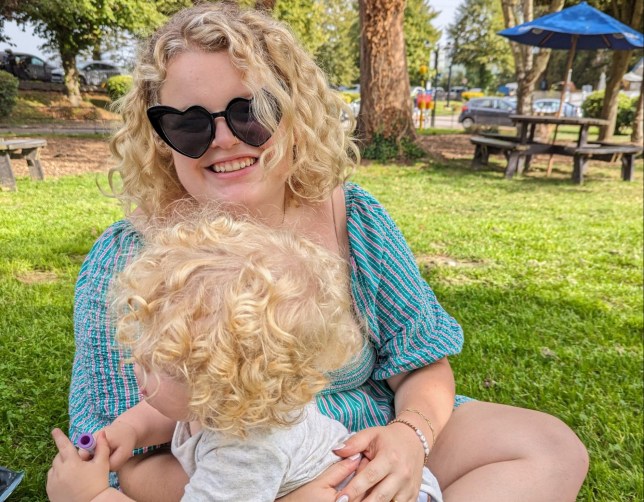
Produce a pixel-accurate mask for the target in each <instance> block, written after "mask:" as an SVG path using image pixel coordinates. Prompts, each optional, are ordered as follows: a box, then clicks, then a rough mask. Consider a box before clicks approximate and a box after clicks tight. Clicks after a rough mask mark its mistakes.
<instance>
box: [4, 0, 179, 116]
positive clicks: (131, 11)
mask: <svg viewBox="0 0 644 502" xmlns="http://www.w3.org/2000/svg"><path fill="white" fill-rule="evenodd" d="M186 3H189V2H186V1H184V0H177V1H173V0H162V2H161V5H162V6H164V7H167V6H169V5H180V6H183V5H186ZM157 7H158V6H157V3H156V2H139V1H137V0H38V1H35V0H34V1H31V2H19V3H18V5H16V6H15V7H14V8H13V9H12V11H11V12H12V15H13V16H14V18H15V19H16V20H17V21H18V22H23V23H24V22H31V23H32V24H33V25H34V26H35V31H36V33H37V34H38V35H40V36H41V37H42V38H44V39H45V40H46V41H47V43H46V44H45V46H46V47H48V48H50V49H52V50H57V51H58V53H59V54H60V58H61V61H62V65H63V70H64V72H65V89H66V93H67V96H68V97H69V99H70V102H71V103H72V104H73V105H78V104H80V87H79V78H78V70H77V69H76V57H77V56H78V54H79V53H80V52H81V51H83V50H88V49H93V48H94V47H95V46H96V44H97V41H98V40H100V39H101V37H102V36H103V33H104V32H106V31H109V30H114V29H122V30H127V31H129V32H131V33H134V34H136V35H146V34H148V33H150V32H151V31H152V30H154V28H155V27H156V26H159V25H160V24H161V23H162V22H163V20H164V19H165V16H164V15H163V13H162V12H161V11H160V10H159V9H158V8H157Z"/></svg>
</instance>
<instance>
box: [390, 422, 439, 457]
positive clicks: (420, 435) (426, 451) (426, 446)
mask: <svg viewBox="0 0 644 502" xmlns="http://www.w3.org/2000/svg"><path fill="white" fill-rule="evenodd" d="M396 423H398V424H405V425H406V426H407V427H409V428H411V429H412V430H413V431H414V432H415V433H416V436H418V439H419V440H420V442H421V444H422V445H423V453H424V454H425V458H424V459H423V465H427V459H428V458H429V443H428V442H427V438H426V437H425V435H424V434H423V431H421V430H420V429H419V428H418V427H416V426H415V425H414V424H412V423H411V422H408V421H407V420H403V419H402V418H395V419H394V420H392V421H391V422H389V423H388V424H387V425H391V424H396Z"/></svg>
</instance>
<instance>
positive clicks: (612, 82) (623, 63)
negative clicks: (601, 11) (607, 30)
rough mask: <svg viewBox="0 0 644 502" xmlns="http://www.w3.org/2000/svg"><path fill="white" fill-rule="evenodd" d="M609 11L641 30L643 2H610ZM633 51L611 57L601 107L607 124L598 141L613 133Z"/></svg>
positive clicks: (617, 52) (632, 0) (609, 136)
mask: <svg viewBox="0 0 644 502" xmlns="http://www.w3.org/2000/svg"><path fill="white" fill-rule="evenodd" d="M611 9H612V14H613V17H615V18H616V19H619V20H620V21H621V22H622V23H624V24H627V25H628V26H630V27H631V28H634V29H636V30H638V31H639V30H641V27H640V25H641V24H642V11H643V10H644V0H630V1H628V2H625V1H623V0H612V1H611ZM632 54H633V51H616V52H615V54H614V56H613V62H612V64H611V67H610V76H609V77H608V82H607V83H606V94H604V103H603V106H602V113H601V117H602V118H603V119H605V120H608V122H609V124H608V126H606V127H602V128H601V130H600V133H599V140H600V141H606V140H609V139H610V138H611V137H612V136H613V134H614V133H615V121H616V119H617V111H618V110H617V96H618V94H619V89H620V86H621V84H622V79H623V78H624V75H625V74H626V70H628V62H629V60H630V58H631V56H632Z"/></svg>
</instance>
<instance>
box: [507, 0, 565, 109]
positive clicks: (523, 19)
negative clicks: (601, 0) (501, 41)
mask: <svg viewBox="0 0 644 502" xmlns="http://www.w3.org/2000/svg"><path fill="white" fill-rule="evenodd" d="M563 5H564V0H551V1H550V5H549V7H548V12H557V11H560V10H561V9H562V7H563ZM501 9H502V11H503V20H504V23H505V27H506V28H511V27H512V26H516V25H517V24H523V23H527V22H528V21H532V20H533V18H534V4H533V0H523V1H522V2H521V5H519V2H518V1H517V0H503V1H502V3H501ZM510 47H511V48H512V55H513V56H514V67H515V71H516V77H517V84H518V85H517V113H518V114H527V113H530V112H531V111H532V92H533V91H534V85H535V84H536V82H537V79H538V78H539V77H540V76H541V74H542V73H543V72H544V70H545V69H546V66H548V61H549V60H550V52H551V51H550V49H540V50H539V52H538V53H537V54H536V55H535V53H534V52H533V47H531V46H528V45H523V44H518V43H516V42H510Z"/></svg>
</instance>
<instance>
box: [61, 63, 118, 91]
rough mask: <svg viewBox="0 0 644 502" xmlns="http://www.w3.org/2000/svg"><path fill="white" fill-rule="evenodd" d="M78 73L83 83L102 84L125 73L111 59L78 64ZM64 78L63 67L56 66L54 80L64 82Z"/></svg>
mask: <svg viewBox="0 0 644 502" xmlns="http://www.w3.org/2000/svg"><path fill="white" fill-rule="evenodd" d="M78 73H79V78H80V83H81V84H83V85H101V84H104V83H105V81H106V80H107V79H108V78H110V77H113V76H114V75H123V70H122V69H121V67H119V66H118V65H116V64H114V63H111V62H109V61H86V62H84V63H80V64H79V65H78ZM63 78H64V72H63V69H62V68H56V69H54V70H53V71H52V72H51V81H52V82H62V81H63Z"/></svg>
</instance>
